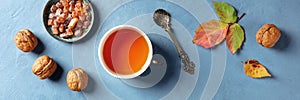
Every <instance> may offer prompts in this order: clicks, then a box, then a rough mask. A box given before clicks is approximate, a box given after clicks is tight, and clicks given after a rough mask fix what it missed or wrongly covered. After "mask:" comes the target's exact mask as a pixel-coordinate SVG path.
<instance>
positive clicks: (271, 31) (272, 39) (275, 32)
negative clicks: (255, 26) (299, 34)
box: [256, 24, 280, 48]
mask: <svg viewBox="0 0 300 100" xmlns="http://www.w3.org/2000/svg"><path fill="white" fill-rule="evenodd" d="M279 38H280V30H279V29H278V28H277V27H276V26H275V25H274V24H265V25H264V26H262V27H261V28H260V29H259V30H258V31H257V33H256V41H257V43H259V44H261V45H262V46H264V47H266V48H271V47H273V46H274V45H275V44H276V43H277V41H278V40H279Z"/></svg>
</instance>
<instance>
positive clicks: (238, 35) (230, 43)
mask: <svg viewBox="0 0 300 100" xmlns="http://www.w3.org/2000/svg"><path fill="white" fill-rule="evenodd" d="M244 39H245V34H244V30H243V28H242V27H241V26H240V25H239V24H237V23H234V24H232V25H230V28H229V31H228V33H227V36H226V44H227V47H228V49H229V50H230V52H231V53H232V54H235V53H236V51H237V50H238V49H239V48H240V47H241V46H242V44H243V42H244Z"/></svg>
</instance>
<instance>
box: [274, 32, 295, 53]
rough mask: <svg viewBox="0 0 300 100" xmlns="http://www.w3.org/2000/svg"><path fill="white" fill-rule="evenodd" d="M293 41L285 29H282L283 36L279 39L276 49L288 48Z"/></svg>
mask: <svg viewBox="0 0 300 100" xmlns="http://www.w3.org/2000/svg"><path fill="white" fill-rule="evenodd" d="M290 42H291V38H289V36H288V35H287V34H286V33H285V31H284V30H281V37H280V39H279V40H278V42H277V44H275V46H274V49H277V50H285V49H287V48H288V46H289V44H290Z"/></svg>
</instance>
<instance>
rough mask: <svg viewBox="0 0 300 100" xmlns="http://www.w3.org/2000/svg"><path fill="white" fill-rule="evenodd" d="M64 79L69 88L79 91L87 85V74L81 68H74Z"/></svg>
mask: <svg viewBox="0 0 300 100" xmlns="http://www.w3.org/2000/svg"><path fill="white" fill-rule="evenodd" d="M66 81H67V84H68V87H69V89H71V90H73V91H81V90H83V89H85V88H86V87H87V85H88V75H87V74H86V73H85V72H84V71H83V70H82V69H81V68H75V69H72V70H70V71H69V72H68V75H67V79H66Z"/></svg>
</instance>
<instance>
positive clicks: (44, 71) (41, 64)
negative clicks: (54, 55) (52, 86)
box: [32, 55, 57, 79]
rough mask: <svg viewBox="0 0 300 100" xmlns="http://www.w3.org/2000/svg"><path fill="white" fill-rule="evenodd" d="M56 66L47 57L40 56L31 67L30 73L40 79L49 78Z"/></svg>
mask: <svg viewBox="0 0 300 100" xmlns="http://www.w3.org/2000/svg"><path fill="white" fill-rule="evenodd" d="M56 68H57V64H56V63H55V62H54V60H53V59H51V58H50V57H49V56H46V55H44V56H41V57H39V58H37V59H36V60H35V62H34V64H33V65H32V72H33V73H34V74H35V75H36V76H38V77H39V78H40V79H45V78H48V77H50V76H51V75H52V74H53V73H54V72H55V70H56Z"/></svg>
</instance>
